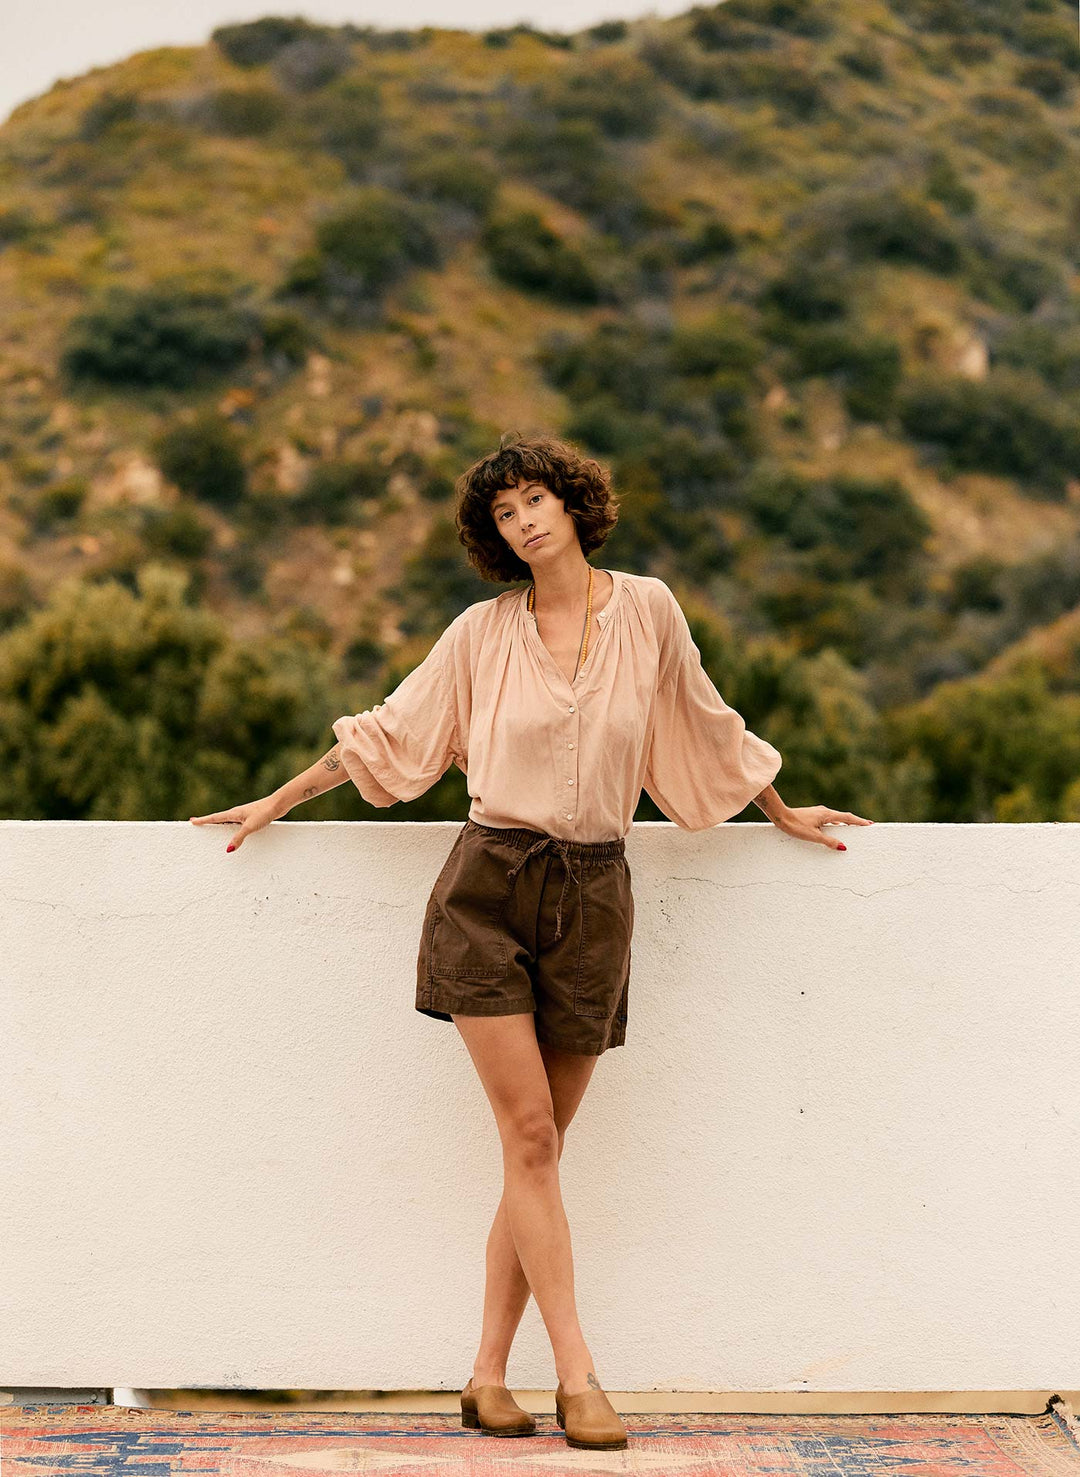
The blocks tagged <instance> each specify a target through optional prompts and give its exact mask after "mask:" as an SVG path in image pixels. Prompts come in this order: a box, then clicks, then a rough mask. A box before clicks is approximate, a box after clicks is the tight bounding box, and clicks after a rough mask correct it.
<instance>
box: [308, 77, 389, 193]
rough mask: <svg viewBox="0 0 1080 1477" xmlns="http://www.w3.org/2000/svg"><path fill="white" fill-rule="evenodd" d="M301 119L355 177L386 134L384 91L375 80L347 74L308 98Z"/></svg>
mask: <svg viewBox="0 0 1080 1477" xmlns="http://www.w3.org/2000/svg"><path fill="white" fill-rule="evenodd" d="M300 121H301V124H302V126H303V127H304V128H305V129H306V130H307V132H308V134H309V135H310V136H311V137H312V138H313V139H314V140H315V142H316V144H317V145H318V146H319V147H320V148H323V149H325V150H326V151H327V153H329V154H332V155H333V156H334V158H335V159H340V160H341V162H342V164H344V166H345V168H346V170H347V171H348V172H349V174H350V175H352V176H353V177H354V178H355V177H358V176H359V175H361V174H362V172H363V170H364V169H365V168H366V167H367V165H368V163H369V162H370V159H371V154H372V151H373V149H374V148H375V146H376V145H377V144H378V142H379V139H380V138H381V136H382V131H383V122H384V120H383V110H382V94H381V92H380V91H379V88H378V86H377V85H376V84H375V83H373V82H370V81H366V80H360V79H358V78H354V77H347V78H344V79H343V80H342V81H340V82H338V83H335V84H334V85H333V86H331V87H327V88H326V89H325V91H323V92H321V93H320V94H319V95H318V96H317V97H312V98H308V99H306V100H305V102H304V103H303V106H302V111H301V114H300Z"/></svg>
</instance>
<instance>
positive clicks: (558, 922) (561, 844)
mask: <svg viewBox="0 0 1080 1477" xmlns="http://www.w3.org/2000/svg"><path fill="white" fill-rule="evenodd" d="M549 844H550V845H552V846H554V847H555V849H556V851H558V853H559V855H560V856H561V857H562V859H563V885H562V892H560V893H559V902H558V906H557V907H556V909H555V938H556V939H560V938H562V905H563V898H564V897H565V896H566V885H567V883H568V882H569V881H570V878H571V876H573V878H574V881H575V882H577V883H578V884H580V882H581V878H580V877H579V876H578V874H577V873H576V872H574V871H573V869H572V867H571V866H570V850H569V848H570V843H569V841H563V840H561V839H560V838H559V837H558V836H544V837H542V838H541V840H539V841H534V842H533V844H532V845H531V846H530V847H529V848H528V850H527V851H523V852H522V853H521V856H520V857H519V858H518V860H517V861H516V862H515V863H514V865H513V866H512V867H511V868H510V870H509V871H508V872H507V874H506V875H507V877H510V878H513V877H514V875H515V874H516V873H517V872H518V871H519V870H520V869H521V868H522V867H523V866H524V865H525V863H526V862H527V861H528V860H529V858H530V857H531V856H532V854H533V852H534V851H543V849H544V847H545V846H547V845H549Z"/></svg>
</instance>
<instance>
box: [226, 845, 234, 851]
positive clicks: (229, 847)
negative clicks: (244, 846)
mask: <svg viewBox="0 0 1080 1477" xmlns="http://www.w3.org/2000/svg"><path fill="white" fill-rule="evenodd" d="M225 850H226V851H235V850H236V847H235V846H226V848H225Z"/></svg>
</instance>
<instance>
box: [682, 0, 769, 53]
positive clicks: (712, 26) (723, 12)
mask: <svg viewBox="0 0 1080 1477" xmlns="http://www.w3.org/2000/svg"><path fill="white" fill-rule="evenodd" d="M687 14H688V16H689V18H690V25H689V35H690V37H691V38H692V40H694V41H696V42H697V44H698V46H700V47H702V49H703V50H705V51H723V52H732V51H753V50H763V49H765V48H766V47H769V46H773V45H775V44H776V37H774V36H772V35H771V34H770V32H769V31H768V30H767V29H765V28H763V27H762V26H760V25H754V24H752V23H751V22H749V21H747V20H745V19H743V18H741V17H740V16H738V15H736V13H735V10H734V8H733V7H732V5H731V0H722V3H721V4H719V5H695V6H694V7H693V8H692V9H691V10H689V11H688V12H687Z"/></svg>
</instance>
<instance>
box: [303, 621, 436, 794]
mask: <svg viewBox="0 0 1080 1477" xmlns="http://www.w3.org/2000/svg"><path fill="white" fill-rule="evenodd" d="M459 622H460V617H459V618H458V620H457V621H454V622H452V623H451V625H450V626H448V627H447V629H446V630H445V631H444V632H443V634H442V635H441V636H440V637H439V639H438V641H437V642H436V643H435V645H434V646H433V647H432V648H431V650H430V651H429V652H428V654H427V656H426V657H425V658H424V660H423V661H422V662H420V663H419V665H418V666H416V667H414V668H413V670H412V671H411V672H410V673H409V675H408V676H407V677H406V678H405V679H404V680H403V681H402V682H400V683H399V684H398V686H397V687H396V688H395V689H394V691H393V692H392V693H391V694H390V696H389V697H388V698H386V699H385V701H384V702H381V703H376V704H375V706H374V707H373V708H369V709H367V710H366V711H365V712H363V713H356V714H355V715H353V716H351V717H350V716H345V717H342V718H338V719H336V720H335V722H334V723H333V724H332V725H331V727H332V728H333V730H334V734H335V736H336V738H337V739H338V741H339V743H340V744H341V762H342V763H343V764H344V766H345V770H346V773H347V774H348V776H349V778H350V779H351V780H352V782H353V784H354V785H355V786H356V788H357V789H358V790H359V791H360V794H361V795H362V796H363V797H364V799H365V800H366V801H367V802H368V804H369V805H377V806H381V807H385V806H388V805H393V804H395V802H396V801H398V800H415V799H416V798H417V796H419V795H422V794H423V793H424V791H425V790H429V789H430V788H431V786H432V785H433V784H434V783H435V782H436V780H439V779H441V778H442V776H443V775H444V774H445V773H446V771H447V770H448V769H449V768H450V765H451V764H452V763H453V762H454V761H455V760H456V761H457V763H458V765H459V767H461V768H462V769H464V767H465V766H464V759H463V756H462V752H461V745H460V743H459V738H458V735H459V725H458V710H457V702H458V696H459V690H460V689H459V684H458V672H457V666H456V663H457V660H458V655H457V653H458V651H459V642H458V641H457V640H456V639H455V638H456V637H457V636H458V635H459Z"/></svg>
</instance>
